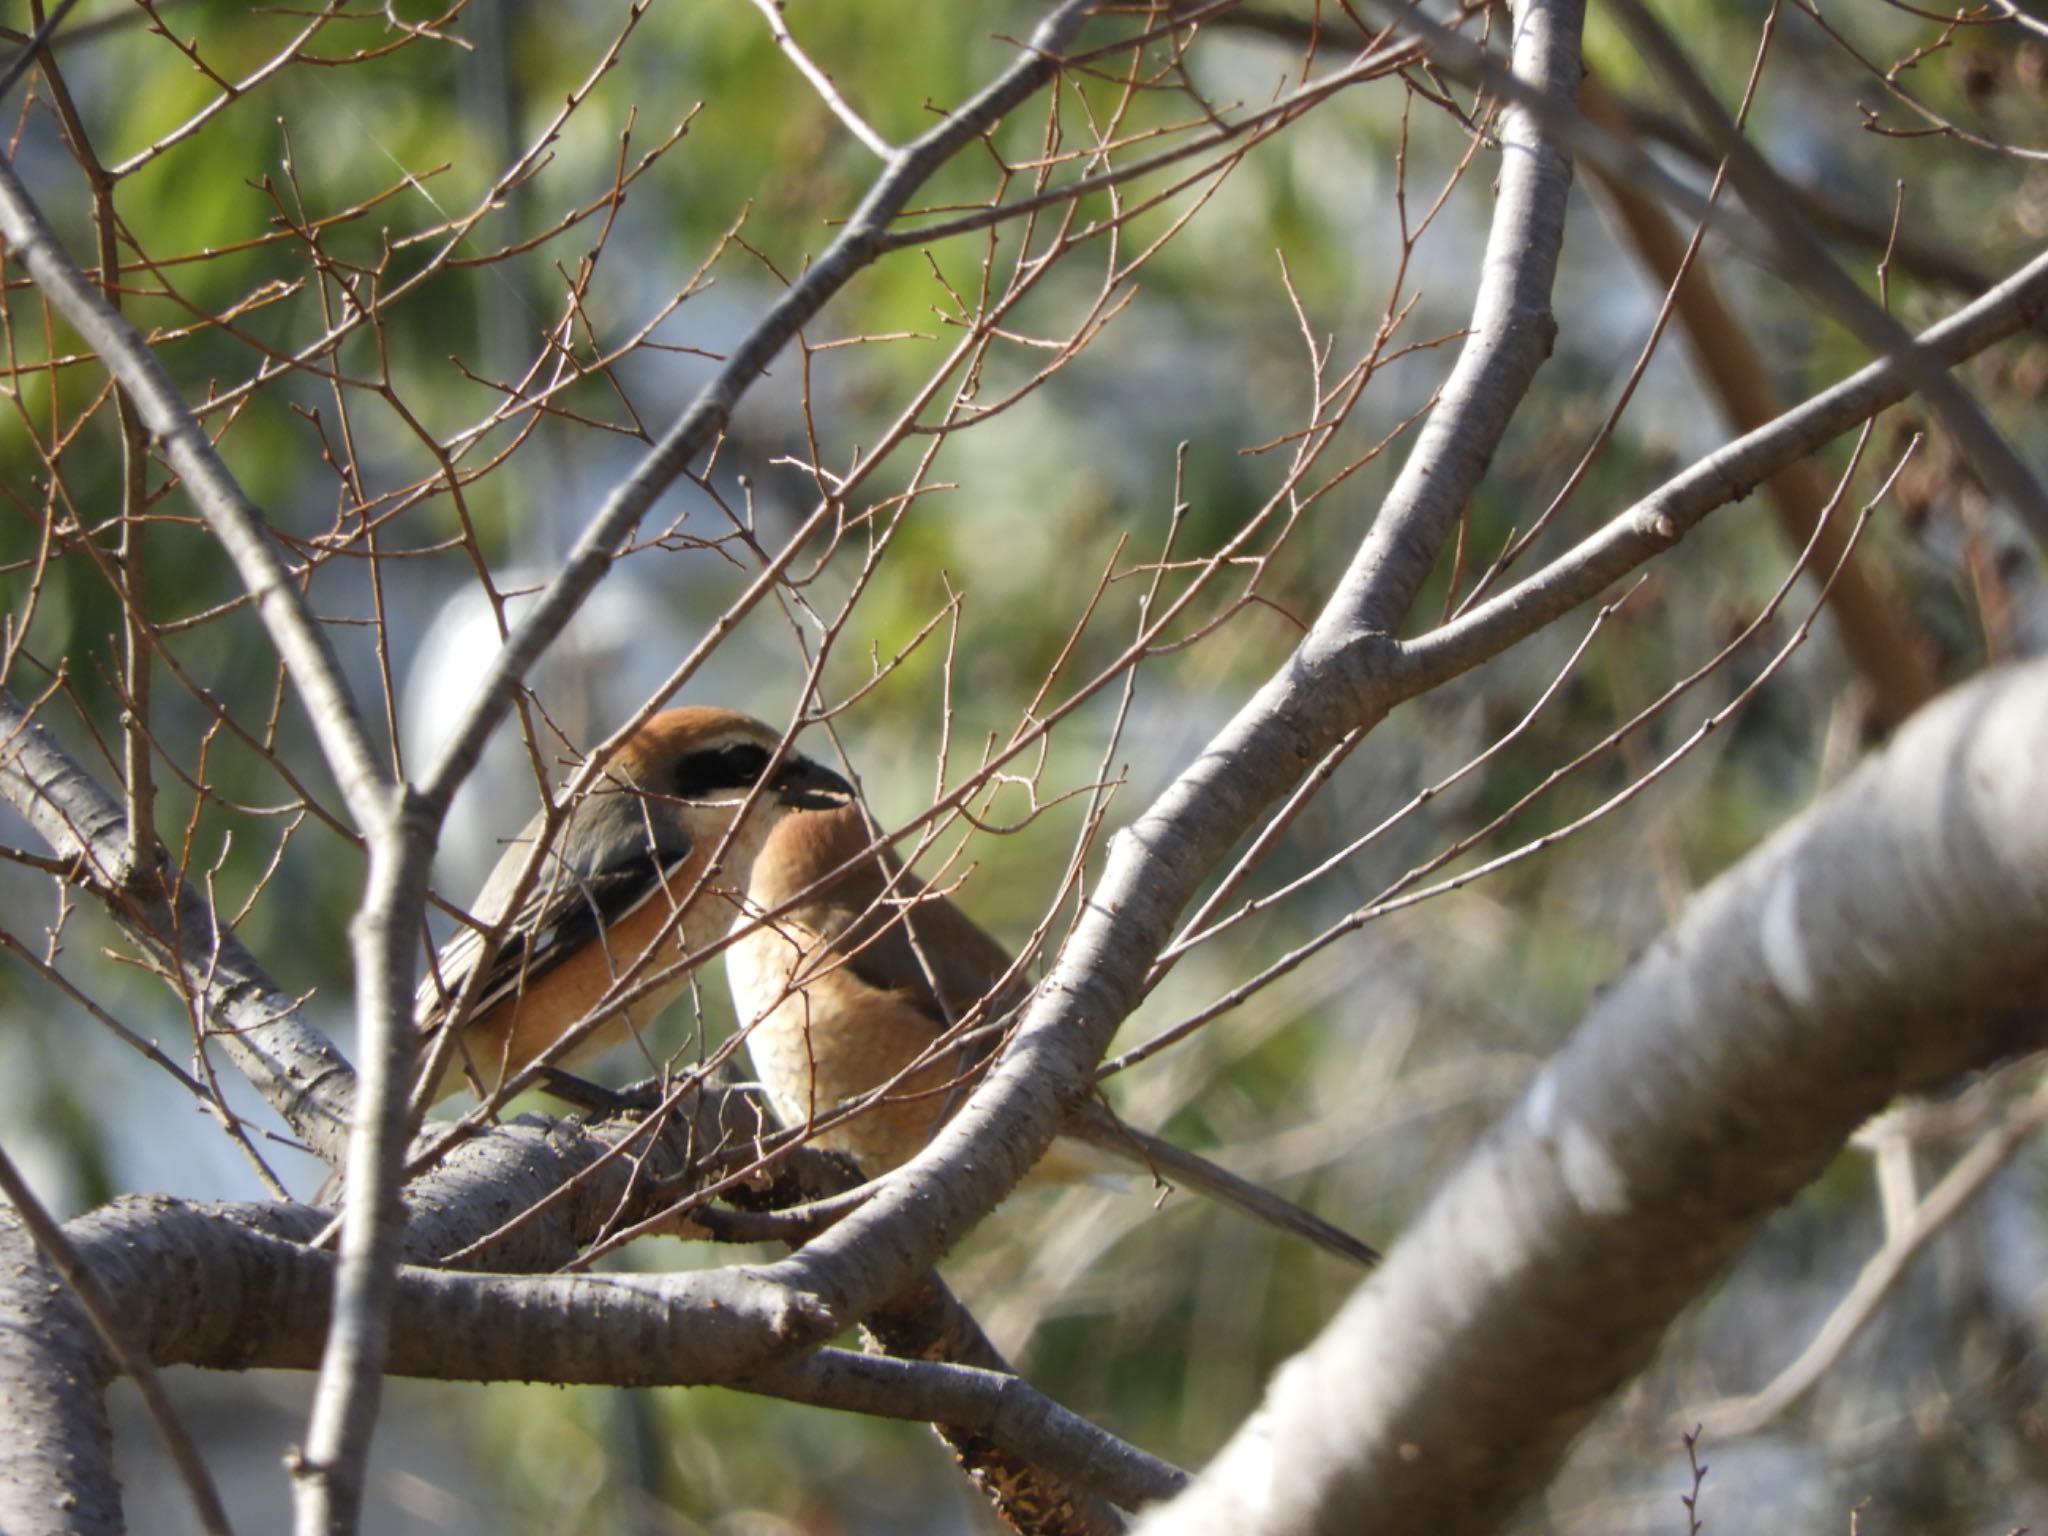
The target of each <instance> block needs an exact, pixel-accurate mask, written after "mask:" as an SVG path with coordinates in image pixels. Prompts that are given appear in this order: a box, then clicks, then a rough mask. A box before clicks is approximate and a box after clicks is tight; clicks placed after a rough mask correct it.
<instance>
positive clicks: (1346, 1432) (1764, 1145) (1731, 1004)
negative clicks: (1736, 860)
mask: <svg viewBox="0 0 2048 1536" xmlns="http://www.w3.org/2000/svg"><path fill="white" fill-rule="evenodd" d="M2044 805H2048V663H2034V664H2032V665H2030V666H2029V667H2027V668H2025V669H2021V670H2015V671H2009V672H2004V673H2000V674H1996V675H1993V676H1991V677H1989V678H1986V679H1983V680H1981V681H1979V682H1978V683H1976V684H1974V685H1972V686H1970V687H1968V688H1965V689H1962V690H1959V691H1958V692H1956V693H1954V694H1951V695H1949V696H1948V697H1946V698H1945V699H1943V700H1941V701H1939V702H1937V703H1936V704H1934V705H1932V706H1930V707H1929V708H1928V709H1927V710H1925V711H1923V712H1922V713H1921V714H1920V715H1918V716H1916V717H1915V718H1914V719H1913V720H1912V721H1911V722H1909V723H1908V724H1907V725H1906V727H1905V728H1904V729H1903V730H1902V731H1901V733H1900V735H1899V737H1898V738H1897V740H1896V741H1895V742H1894V744H1893V745H1892V746H1891V747H1890V748H1889V749H1888V750H1887V751H1886V752H1885V753H1884V755H1883V756H1882V757H1880V758H1877V759H1874V760H1873V761H1871V762H1870V763H1868V764H1866V765H1865V766H1864V767H1863V768H1862V769H1861V770H1859V771H1858V772H1857V773H1856V774H1855V775H1853V776H1852V777H1851V778H1850V779H1849V780H1848V781H1847V782H1846V783H1844V784H1843V785H1842V786H1841V787H1840V788H1839V789H1838V790H1836V791H1835V792H1834V793H1833V794H1831V795H1829V796H1828V798H1827V799H1826V800H1825V801H1824V802H1823V803H1822V804H1820V805H1819V806H1818V807H1816V808H1815V809H1814V811H1812V812H1811V813H1810V814H1808V815H1807V816H1805V817H1803V818H1802V819H1801V820H1799V821H1798V822H1796V823H1795V824H1793V825H1792V826H1790V827H1788V828H1786V829H1785V830H1784V831H1782V832H1780V833H1779V834H1778V835H1777V836H1776V837H1774V838H1772V839H1771V840H1770V841H1769V842H1768V843H1766V844H1765V845H1764V846H1763V847H1762V848H1760V849H1758V850H1757V851H1756V852H1755V853H1754V854H1752V855H1751V856H1750V857H1749V858H1747V859H1745V860H1744V861H1743V862H1742V863H1741V864H1740V865H1738V866H1737V867H1736V868H1735V869H1733V870H1731V871H1729V872H1728V873H1727V874H1725V875H1723V876H1722V877H1721V878H1720V879H1719V880H1717V881H1715V882H1714V883H1713V884H1712V885H1711V886H1709V887H1708V888H1707V889H1706V890H1705V891H1703V892H1702V893H1701V894H1700V895H1699V896H1698V897H1697V898H1696V899H1695V900H1694V901H1693V903H1692V904H1691V906H1690V907H1689V908H1688V909H1687V911H1686V913H1685V914H1684V916H1683V917H1682V918H1681V920H1680V921H1679V923H1678V925H1677V927H1675V928H1674V929H1673V930H1672V931H1671V932H1669V933H1668V934H1667V935H1666V936H1665V937H1664V938H1662V939H1661V940H1659V941H1658V943H1657V944H1656V945H1654V946H1653V947H1652V948H1651V950H1650V951H1649V952H1648V953H1647V954H1646V955H1645V956H1644V957H1643V958H1642V959H1641V960H1640V961H1639V962H1638V963H1637V964H1636V965H1635V966H1634V967H1633V968H1632V969H1631V970H1630V971H1629V972H1628V974H1626V975H1625V976H1623V977H1622V978H1621V979H1620V980H1619V981H1618V982H1616V983H1615V984H1614V985H1613V986H1612V987H1611V988H1610V989H1609V990H1608V991H1606V992H1605V993H1604V994H1602V996H1601V997H1600V999H1599V1001H1598V1003H1597V1004H1596V1005H1595V1006H1594V1008H1593V1010H1592V1012H1591V1013H1590V1014H1589V1015H1588V1016H1587V1018H1586V1020H1585V1022H1584V1023H1583V1024H1582V1025H1581V1026H1580V1028H1579V1030H1578V1032H1577V1033H1576V1034H1575V1035H1574V1036H1573V1038H1572V1040H1571V1042H1570V1044H1569V1045H1568V1046H1567V1047H1566V1049H1565V1050H1564V1051H1563V1052H1562V1053H1561V1054H1560V1055H1559V1056H1558V1057H1557V1058H1556V1059H1555V1060H1554V1061H1552V1062H1551V1063H1550V1065H1549V1066H1548V1067H1546V1068H1545V1069H1544V1071H1543V1073H1542V1074H1541V1075H1540V1076H1539V1077H1538V1078H1537V1080H1536V1081H1535V1082H1534V1083H1533V1084H1532V1085H1531V1086H1530V1088H1529V1090H1528V1092H1527V1093H1526V1094H1525V1095H1524V1096H1523V1099H1522V1101H1521V1103H1520V1104H1519V1105H1518V1106H1517V1107H1516V1108H1515V1110H1514V1111H1513V1113H1512V1114H1510V1115H1509V1116H1508V1118H1507V1119H1506V1120H1505V1121H1503V1122H1502V1123H1501V1124H1500V1125H1499V1126H1498V1127H1496V1129H1495V1130H1494V1132H1493V1133H1492V1134H1491V1135H1489V1136H1488V1137H1487V1139H1486V1140H1485V1141H1484V1142H1483V1143H1482V1144H1481V1145H1480V1146H1479V1148H1478V1149H1477V1150H1476V1151H1475V1152H1474V1153H1473V1154H1472V1155H1471V1156H1470V1157H1468V1158H1467V1160H1466V1162H1465V1164H1464V1166H1463V1167H1462V1168H1461V1169H1460V1170H1459V1171H1458V1173H1457V1174H1456V1175H1455V1176H1454V1177H1453V1178H1452V1180H1451V1182H1450V1183H1449V1184H1448V1185H1447V1186H1446V1187H1445V1188H1444V1190H1443V1191H1442V1193H1441V1194H1439V1195H1438V1196H1437V1198H1436V1199H1435V1200H1434V1201H1433V1202H1431V1204H1430V1206H1429V1208H1428V1209H1427V1210H1426V1211H1425V1212H1424V1214H1423V1216H1422V1218H1421V1219H1420V1220H1419V1221H1418V1222H1417V1223H1416V1225H1415V1226H1414V1228H1413V1229H1412V1230H1411V1231H1410V1232H1409V1233H1408V1234H1407V1235H1406V1236H1405V1237H1403V1239H1402V1241H1401V1243H1400V1245H1399V1246H1398V1247H1397V1248H1396V1249H1395V1251H1394V1253H1393V1256H1392V1258H1391V1259H1390V1261H1389V1263H1388V1264H1387V1267H1386V1268H1385V1269H1383V1270H1382V1271H1381V1272H1380V1273H1379V1274H1378V1275H1376V1276H1375V1277H1374V1278H1373V1279H1372V1280H1371V1281H1369V1282H1368V1283H1367V1284H1366V1285H1365V1287H1364V1288H1363V1289H1362V1290H1361V1291H1360V1292H1359V1293H1358V1294H1357V1295H1356V1296H1355V1297H1353V1299H1352V1300H1351V1302H1350V1303H1349V1304H1348V1305H1347V1306H1346V1308H1345V1310H1344V1311H1343V1312H1342V1313H1341V1314H1340V1315H1339V1317H1338V1318H1337V1319H1336V1321H1334V1322H1333V1323H1332V1324H1331V1325H1330V1327H1329V1328H1328V1329H1326V1330H1325V1332H1324V1334H1323V1336H1322V1337H1321V1338H1320V1339H1318V1340H1317V1341H1316V1343H1315V1344H1313V1345H1312V1346H1311V1347H1310V1348H1309V1349H1308V1350H1306V1351H1304V1352H1303V1353H1302V1354H1301V1355H1299V1356H1297V1357H1296V1358H1295V1359H1294V1360H1293V1361H1292V1362H1290V1363H1289V1364H1288V1365H1287V1366H1286V1367H1285V1368H1284V1369H1283V1370H1282V1371H1281V1372H1280V1374H1279V1375H1278V1376H1277V1377H1276V1378H1275V1380H1274V1382H1273V1384H1272V1386H1271V1388H1270V1389H1269V1391H1268V1394H1267V1399H1266V1402H1265V1405H1264V1406H1263V1407H1262V1408H1261V1409H1260V1410H1259V1412H1258V1413H1257V1414H1256V1415H1255V1416H1254V1418H1253V1419H1252V1420H1251V1421H1250V1422H1249V1423H1247V1424H1246V1425H1245V1427H1244V1428H1243V1429H1242V1430H1241V1431H1240V1432H1239V1433H1238V1435H1237V1437H1236V1438H1235V1439H1234V1440H1233V1441H1232V1442H1231V1443H1230V1445H1229V1446H1228V1447H1226V1448H1225V1450H1224V1451H1223V1453H1222V1454H1221V1455H1220V1456H1218V1458H1217V1459H1216V1461H1215V1462H1214V1463H1212V1464H1211V1466H1210V1467H1209V1468H1208V1469H1207V1471H1205V1472H1204V1473H1203V1474H1202V1476H1201V1477H1200V1479H1199V1480H1198V1481H1197V1484H1196V1486H1195V1488H1194V1489H1193V1490H1191V1491H1190V1492H1189V1493H1188V1494H1187V1495H1186V1496H1185V1497H1184V1498H1182V1499H1181V1500H1180V1501H1178V1502H1176V1503H1175V1504H1173V1505H1171V1506H1169V1507H1168V1508H1167V1509H1166V1510H1163V1511H1161V1512H1159V1514H1158V1515H1157V1516H1156V1518H1155V1519H1153V1520H1152V1521H1150V1522H1148V1524H1147V1526H1146V1529H1147V1530H1148V1531H1152V1532H1158V1533H1164V1532H1168V1531H1173V1532H1181V1531H1203V1532H1206V1531H1229V1532H1231V1533H1233V1536H1239V1533H1257V1532H1276V1533H1277V1532H1287V1533H1289V1536H1300V1533H1304V1532H1310V1531H1329V1532H1338V1531H1343V1532H1351V1531H1357V1530H1384V1531H1430V1532H1432V1533H1438V1536H1456V1533H1459V1532H1478V1531H1486V1530H1491V1529H1492V1528H1493V1527H1494V1526H1495V1525H1496V1524H1497V1523H1498V1522H1499V1521H1500V1520H1501V1519H1504V1518H1505V1517H1506V1516H1507V1515H1508V1514H1509V1513H1510V1512H1511V1511H1512V1510H1513V1509H1514V1508H1515V1507H1516V1506H1517V1505H1519V1504H1520V1503H1521V1502H1522V1501H1523V1500H1524V1499H1526V1498H1528V1497H1529V1496H1530V1495H1531V1494H1532V1493H1534V1492H1535V1491H1536V1490H1537V1489H1538V1488H1540V1487H1541V1486H1542V1485H1543V1484H1544V1482H1545V1481H1547V1479H1548V1478H1549V1477H1550V1475H1551V1473H1552V1472H1553V1471H1554V1469H1555V1468H1556V1466H1557V1463H1558V1462H1559V1460H1560V1459H1561V1458H1562V1457H1563V1455H1564V1452H1565V1450H1566V1448H1567V1446H1568V1445H1569V1444H1570V1442H1571V1439H1572V1437H1573V1436H1574V1435H1575V1434H1576V1433H1577V1432H1578V1431H1579V1429H1580V1428H1581V1427H1583V1425H1584V1424H1585V1423H1586V1421H1587V1420H1588V1419H1589V1418H1590V1417H1591V1415H1592V1414H1593V1413H1594V1411H1595V1410H1596V1409H1597V1408H1598V1407H1599V1406H1600V1404H1601V1403H1602V1402H1603V1401H1604V1400H1605V1399H1606V1397H1607V1396H1608V1395H1609V1394H1610V1393H1611V1392H1612V1391H1613V1390H1614V1389H1615V1388H1616V1387H1617V1386H1618V1385H1620V1384H1621V1383H1622V1382H1624V1381H1626V1380H1627V1379H1628V1377H1629V1376H1630V1375H1631V1374H1632V1373H1634V1372H1635V1371H1637V1370H1639V1369H1640V1368H1641V1367H1642V1365H1643V1364H1644V1363H1645V1361H1647V1360H1648V1358H1649V1356H1650V1353H1651V1351H1652V1350H1653V1349H1654V1348H1655V1346H1656V1343H1657V1340H1658V1338H1659V1336H1660V1335H1661V1333H1662V1332H1663V1330H1664V1328H1665V1327H1666V1326H1667V1325H1668V1324H1669V1323H1670V1321H1671V1320H1672V1318H1673V1317H1675V1316H1676V1315H1677V1313H1678V1312H1679V1310H1680V1309H1681V1308H1683V1307H1684V1306H1685V1305H1686V1304H1687V1303H1688V1302H1689V1301H1690V1300H1691V1299H1692V1298H1693V1297H1695V1296H1697V1295H1698V1294H1699V1293H1700V1291H1701V1290H1702V1289H1703V1288H1704V1287H1705V1286H1706V1284H1707V1283H1708V1282H1709V1281H1710V1280H1711V1279H1712V1277H1713V1276H1714V1275H1715V1273H1716V1272H1718V1271H1719V1270H1720V1268H1721V1267H1722V1266H1723V1265H1724V1264H1726V1263H1727V1262H1728V1260H1729V1258H1730V1257H1731V1256H1732V1255H1733V1254H1734V1253H1735V1252H1736V1251H1737V1250H1738V1249H1739V1248H1740V1246H1741V1245H1742V1244H1743V1243H1744V1242H1745V1241H1746V1240H1747V1239H1748V1238H1749V1236H1750V1235H1751V1233H1753V1232H1754V1231H1755V1229H1756V1228H1757V1226H1758V1225H1759V1224H1760V1223H1761V1222H1763V1221H1764V1220H1765V1219H1766V1218H1767V1217H1768V1216H1769V1215H1770V1214H1771V1212H1772V1211H1774V1210H1775V1209H1777V1207H1778V1206H1779V1205H1780V1204H1782V1203H1783V1202H1784V1201H1785V1200H1786V1199H1787V1198H1788V1197H1789V1196H1790V1195H1791V1194H1792V1193H1793V1192H1795V1191H1796V1190H1798V1189H1799V1188H1800V1187H1801V1186H1803V1185H1805V1184H1807V1183H1809V1182H1810V1181H1811V1180H1812V1179H1813V1178H1814V1177H1815V1176H1816V1175H1817V1174H1819V1173H1820V1171H1821V1170H1822V1169H1823V1168H1825V1167H1826V1165H1827V1163H1828V1161H1829V1159H1831V1158H1832V1157H1833V1156H1834V1155H1835V1154H1836V1153H1837V1152H1838V1151H1839V1150H1840V1149H1841V1147H1842V1145H1843V1143H1844V1142H1845V1141H1846V1140H1847V1138H1848V1137H1849V1135H1850V1133H1851V1132H1852V1131H1854V1130H1855V1128H1856V1127H1857V1126H1858V1125H1859V1124H1860V1123H1861V1122H1862V1121H1863V1120H1864V1119H1866V1118H1867V1117H1868V1116H1870V1115H1871V1114H1873V1113H1875V1112H1876V1111H1877V1110H1878V1109H1880V1108H1882V1107H1883V1105H1884V1104H1885V1103H1886V1102H1887V1101H1889V1100H1890V1099H1891V1098H1892V1097H1893V1096H1894V1095H1896V1094H1898V1093H1900V1092H1903V1091H1907V1090H1911V1089H1915V1088H1921V1087H1926V1086H1929V1085H1931V1084H1933V1083H1936V1082H1939V1081H1941V1080H1942V1079H1944V1078H1947V1077H1950V1076H1953V1075H1954V1074H1956V1073H1958V1072H1962V1071H1965V1070H1968V1069H1970V1068H1973V1067H1979V1066H1983V1065H1986V1064H1988V1063H1990V1062H1992V1061H1994V1060H1996V1059H1998V1058H1999V1057H2001V1056H2003V1055H2006V1054H2009V1053H2011V1052H2012V1051H2015V1050H2018V1049H2021V1048H2028V1047H2032V1046H2034V1045H2036V1044H2038V1043H2039V1039H2040V1035H2041V1031H2042V1028H2043V1022H2044V1021H2043V1018H2042V1015H2041V1000H2042V998H2043V996H2044V995H2048V944H2044V943H2043V942H2042V935H2043V934H2044V933H2048V816H2044V815H2043V814H2042V809H2041V808H2042V806H2044Z"/></svg>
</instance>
